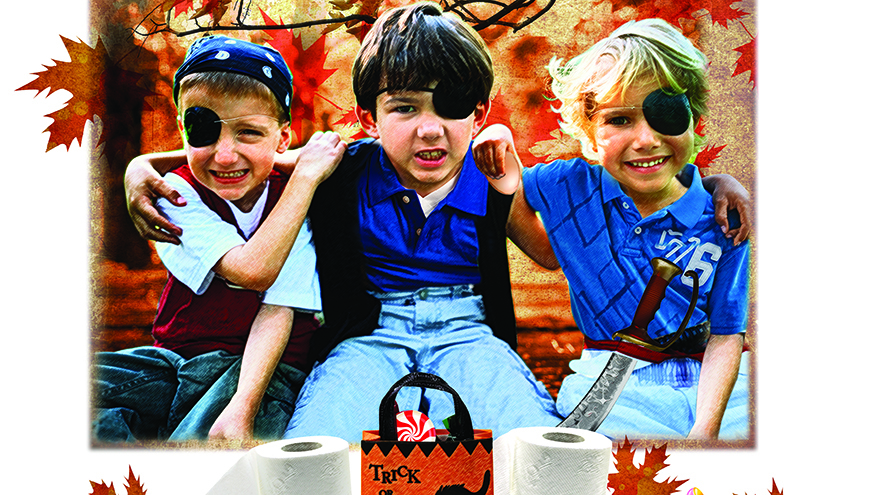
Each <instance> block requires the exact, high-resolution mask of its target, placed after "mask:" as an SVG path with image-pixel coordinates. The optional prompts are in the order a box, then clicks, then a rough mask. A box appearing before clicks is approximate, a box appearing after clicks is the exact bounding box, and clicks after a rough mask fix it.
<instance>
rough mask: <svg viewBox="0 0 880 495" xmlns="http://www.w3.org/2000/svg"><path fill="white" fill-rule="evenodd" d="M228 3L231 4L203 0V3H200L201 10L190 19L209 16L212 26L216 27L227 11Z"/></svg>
mask: <svg viewBox="0 0 880 495" xmlns="http://www.w3.org/2000/svg"><path fill="white" fill-rule="evenodd" d="M230 3H232V0H205V1H204V3H202V8H200V9H199V10H198V11H197V12H196V13H195V14H193V15H192V17H190V19H196V18H199V17H202V16H203V15H208V14H210V15H211V19H212V20H213V23H214V25H215V26H218V25H219V24H220V19H222V18H223V15H224V14H225V13H226V11H227V10H229V4H230Z"/></svg>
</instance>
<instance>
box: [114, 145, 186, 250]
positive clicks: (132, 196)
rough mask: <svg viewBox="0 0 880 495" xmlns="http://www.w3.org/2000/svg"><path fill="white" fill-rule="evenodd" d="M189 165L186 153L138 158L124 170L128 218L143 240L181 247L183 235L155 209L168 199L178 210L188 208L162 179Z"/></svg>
mask: <svg viewBox="0 0 880 495" xmlns="http://www.w3.org/2000/svg"><path fill="white" fill-rule="evenodd" d="M185 164H186V154H185V153H184V151H183V150H176V151H169V152H165V153H150V154H147V155H141V156H138V157H135V158H134V159H133V160H132V161H131V162H129V164H128V167H127V168H126V169H125V180H124V187H125V202H126V206H127V208H128V215H129V216H130V217H131V220H132V222H133V223H134V227H135V229H137V231H138V234H140V236H141V237H143V238H144V239H147V240H150V241H157V242H170V243H172V244H180V237H179V236H180V234H181V233H182V231H181V230H180V228H179V227H178V226H177V225H174V224H173V223H171V222H169V221H168V219H167V218H165V217H163V216H162V215H161V214H159V211H158V210H157V209H156V206H155V204H156V199H158V198H160V197H161V198H165V199H167V200H168V201H170V202H171V204H173V205H176V206H184V205H186V201H183V199H181V197H180V194H179V193H178V192H177V191H176V190H174V188H172V187H171V186H169V185H168V183H167V182H165V180H163V179H162V176H163V175H165V174H166V173H168V172H170V171H171V170H174V169H175V168H177V167H179V166H181V165H185Z"/></svg>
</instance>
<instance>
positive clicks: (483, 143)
mask: <svg viewBox="0 0 880 495" xmlns="http://www.w3.org/2000/svg"><path fill="white" fill-rule="evenodd" d="M473 153H474V161H475V162H476V165H477V168H478V169H479V170H480V172H483V174H485V175H486V177H488V178H489V183H490V184H492V187H494V188H495V189H497V190H498V191H499V192H501V193H503V194H513V193H514V192H516V190H517V188H519V181H520V175H521V170H522V166H521V164H520V161H519V156H518V155H517V154H516V149H515V148H514V146H513V134H512V133H511V132H510V129H508V128H507V126H504V125H501V124H494V125H491V126H489V127H487V128H486V130H484V131H483V132H481V133H480V134H479V135H477V137H475V138H474V143H473Z"/></svg>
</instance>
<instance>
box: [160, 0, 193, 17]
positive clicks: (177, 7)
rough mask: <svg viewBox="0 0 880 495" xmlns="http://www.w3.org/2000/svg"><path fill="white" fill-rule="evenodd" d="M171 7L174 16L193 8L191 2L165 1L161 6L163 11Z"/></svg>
mask: <svg viewBox="0 0 880 495" xmlns="http://www.w3.org/2000/svg"><path fill="white" fill-rule="evenodd" d="M171 7H174V16H175V17H176V16H179V15H180V14H181V12H186V11H187V10H189V9H192V8H195V7H194V6H193V0H167V1H166V2H165V3H164V4H162V9H163V10H168V9H170V8H171Z"/></svg>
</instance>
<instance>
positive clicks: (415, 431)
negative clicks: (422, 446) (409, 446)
mask: <svg viewBox="0 0 880 495" xmlns="http://www.w3.org/2000/svg"><path fill="white" fill-rule="evenodd" d="M397 439H398V440H400V441H401V442H434V441H436V440H437V432H436V430H434V423H432V422H431V419H430V418H429V417H427V416H425V415H424V414H422V413H420V412H419V411H403V412H401V413H398V414H397Z"/></svg>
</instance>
